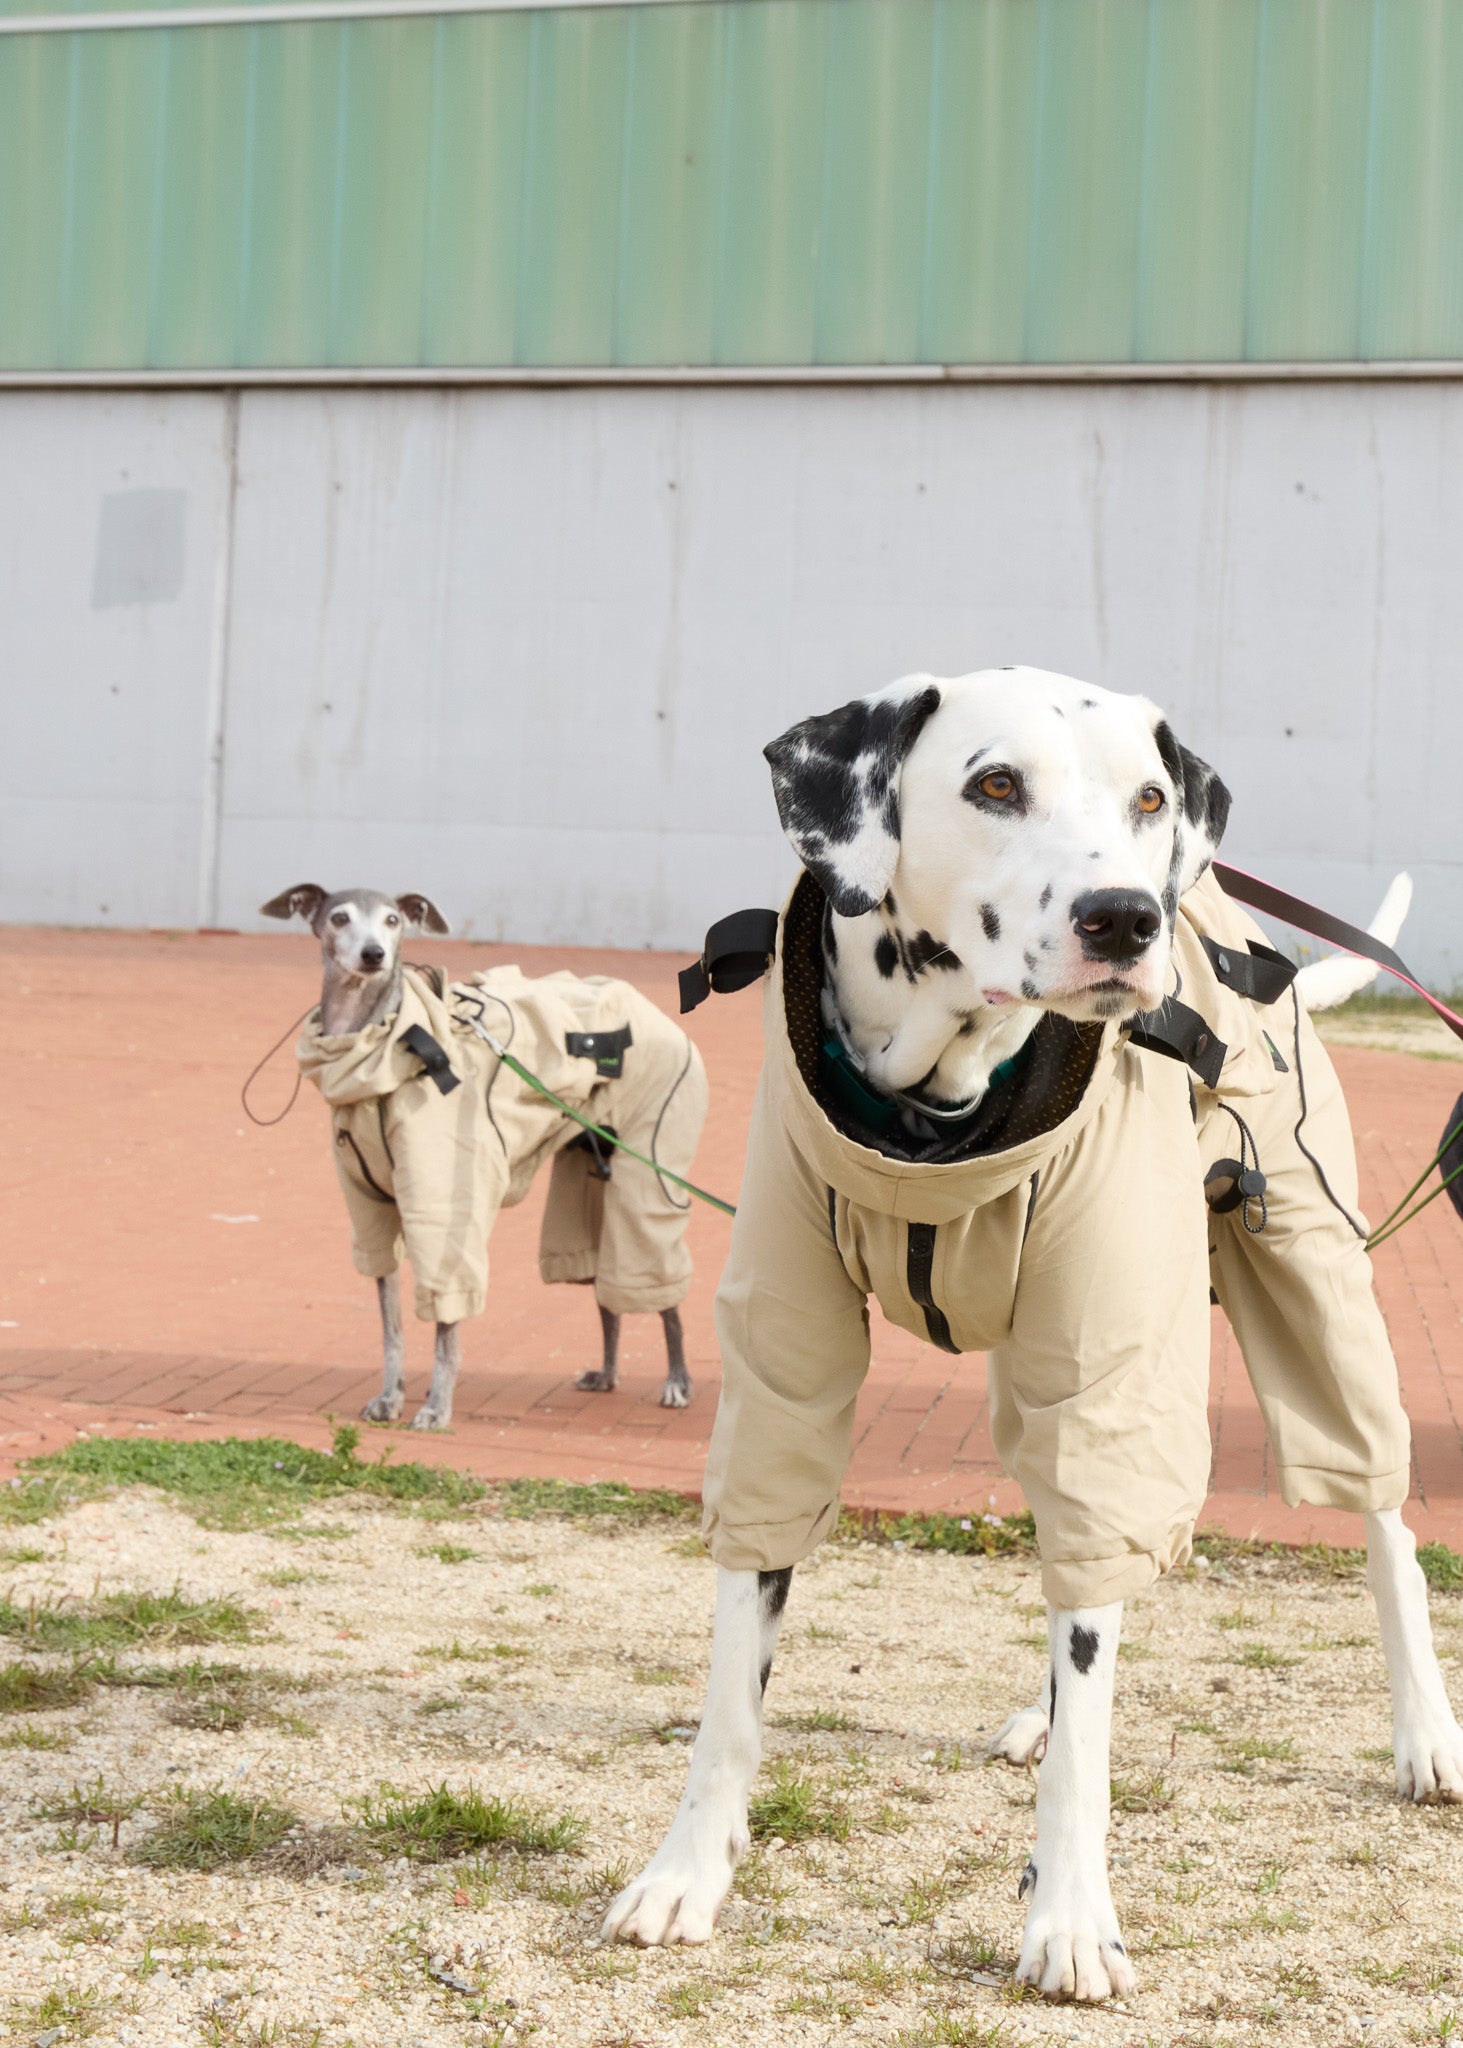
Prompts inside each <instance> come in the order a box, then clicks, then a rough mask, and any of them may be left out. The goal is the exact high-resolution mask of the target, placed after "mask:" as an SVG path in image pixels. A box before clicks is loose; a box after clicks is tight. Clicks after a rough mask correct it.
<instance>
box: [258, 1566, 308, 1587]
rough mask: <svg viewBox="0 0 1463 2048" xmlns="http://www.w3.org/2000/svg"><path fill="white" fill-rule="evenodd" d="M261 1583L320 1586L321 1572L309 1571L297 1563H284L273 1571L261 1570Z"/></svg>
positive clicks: (268, 1584)
mask: <svg viewBox="0 0 1463 2048" xmlns="http://www.w3.org/2000/svg"><path fill="white" fill-rule="evenodd" d="M259 1579H260V1583H261V1584H262V1585H265V1586H318V1585H319V1584H320V1574H319V1572H307V1571H304V1570H302V1569H301V1567H300V1566H299V1565H297V1564H282V1565H280V1566H278V1567H277V1569H276V1570H274V1571H272V1572H261V1573H260V1574H259Z"/></svg>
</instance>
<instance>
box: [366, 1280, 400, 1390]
mask: <svg viewBox="0 0 1463 2048" xmlns="http://www.w3.org/2000/svg"><path fill="white" fill-rule="evenodd" d="M376 1299H377V1301H378V1302H379V1303H380V1304H381V1349H382V1352H383V1355H384V1360H385V1363H384V1369H383V1371H382V1375H381V1391H380V1393H379V1394H378V1395H377V1396H376V1398H375V1400H374V1401H368V1402H367V1403H366V1405H365V1407H364V1408H363V1409H362V1410H361V1414H362V1415H363V1416H364V1417H365V1419H366V1421H367V1422H395V1420H396V1418H397V1416H398V1415H400V1413H401V1404H402V1402H403V1401H404V1400H405V1399H406V1355H405V1351H404V1349H403V1346H402V1341H401V1282H400V1280H399V1279H398V1277H397V1275H396V1274H395V1273H387V1274H384V1275H383V1276H382V1278H381V1279H379V1280H378V1281H377V1282H376Z"/></svg>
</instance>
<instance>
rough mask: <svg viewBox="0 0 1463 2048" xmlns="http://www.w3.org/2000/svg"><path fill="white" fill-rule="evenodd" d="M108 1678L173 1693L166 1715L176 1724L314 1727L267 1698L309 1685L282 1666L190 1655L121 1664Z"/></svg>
mask: <svg viewBox="0 0 1463 2048" xmlns="http://www.w3.org/2000/svg"><path fill="white" fill-rule="evenodd" d="M111 1682H112V1683H114V1684H120V1685H134V1686H138V1687H141V1688H143V1689H145V1690H147V1691H150V1692H170V1693H172V1694H173V1695H174V1697H173V1701H172V1704H171V1705H170V1707H169V1709H168V1719H169V1720H170V1721H171V1722H173V1724H174V1726H175V1727H179V1728H202V1729H204V1730H206V1731H207V1732H208V1733H209V1734H212V1735H223V1734H229V1733H232V1731H233V1730H235V1729H237V1728H244V1727H247V1726H249V1725H251V1724H254V1725H263V1726H266V1727H274V1728H285V1729H288V1730H290V1731H291V1732H293V1733H295V1734H312V1733H313V1732H314V1730H313V1728H311V1726H310V1724H309V1723H302V1722H301V1720H300V1717H299V1716H298V1715H296V1714H287V1713H281V1712H280V1711H279V1710H278V1709H277V1708H276V1707H274V1706H273V1705H272V1704H271V1698H272V1697H273V1696H276V1695H278V1694H280V1693H284V1692H304V1691H307V1690H308V1689H309V1686H310V1681H309V1680H308V1679H304V1678H292V1677H289V1676H288V1675H287V1674H286V1673H285V1672H283V1671H260V1670H256V1669H251V1668H249V1667H247V1666H245V1665H241V1664H204V1663H202V1662H200V1661H199V1660H198V1659H197V1658H194V1659H193V1660H192V1661H191V1662H190V1663H187V1664H150V1665H142V1666H134V1667H133V1668H131V1669H127V1668H125V1667H124V1669H123V1670H122V1671H120V1672H119V1673H117V1674H116V1676H115V1677H114V1678H113V1679H112V1680H111Z"/></svg>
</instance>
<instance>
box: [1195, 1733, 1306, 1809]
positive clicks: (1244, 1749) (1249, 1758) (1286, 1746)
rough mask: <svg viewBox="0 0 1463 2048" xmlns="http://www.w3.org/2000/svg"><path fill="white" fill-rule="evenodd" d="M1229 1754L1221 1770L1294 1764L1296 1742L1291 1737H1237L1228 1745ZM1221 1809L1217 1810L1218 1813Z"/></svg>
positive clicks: (1226, 1745) (1241, 1769)
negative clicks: (1270, 1738) (1271, 1764)
mask: <svg viewBox="0 0 1463 2048" xmlns="http://www.w3.org/2000/svg"><path fill="white" fill-rule="evenodd" d="M1225 1748H1226V1749H1227V1750H1228V1752H1229V1754H1228V1755H1227V1756H1226V1758H1225V1760H1224V1762H1223V1763H1222V1764H1221V1766H1220V1768H1221V1770H1226V1771H1239V1772H1244V1771H1248V1770H1249V1767H1250V1765H1251V1764H1253V1763H1263V1762H1269V1763H1293V1762H1294V1761H1295V1754H1296V1751H1295V1742H1294V1740H1293V1739H1292V1737H1290V1736H1289V1735H1285V1736H1281V1737H1280V1738H1279V1740H1278V1741H1277V1740H1269V1739H1266V1738H1265V1737H1263V1736H1258V1735H1236V1736H1234V1737H1232V1738H1231V1739H1230V1740H1229V1741H1228V1742H1227V1743H1226V1744H1225ZM1218 1810H1219V1809H1218V1808H1216V1809H1215V1811H1216V1812H1217V1811H1218Z"/></svg>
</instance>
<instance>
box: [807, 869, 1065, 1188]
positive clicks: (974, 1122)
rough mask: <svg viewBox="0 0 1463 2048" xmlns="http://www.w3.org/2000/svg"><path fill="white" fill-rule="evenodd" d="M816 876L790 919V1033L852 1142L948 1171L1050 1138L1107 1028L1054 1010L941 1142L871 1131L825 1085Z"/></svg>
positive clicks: (829, 1113)
mask: <svg viewBox="0 0 1463 2048" xmlns="http://www.w3.org/2000/svg"><path fill="white" fill-rule="evenodd" d="M824 902H825V898H824V895H823V891H822V890H821V889H820V888H819V887H818V884H817V883H816V882H815V881H814V879H813V877H812V876H811V875H809V874H804V875H803V877H802V879H801V881H800V882H799V883H798V885H797V887H796V888H795V889H794V891H793V895H792V901H791V902H790V903H789V904H788V907H787V915H786V917H785V919H784V920H783V935H782V949H783V950H782V1001H783V1014H784V1016H785V1018H786V1021H787V1035H788V1039H789V1041H790V1042H791V1045H792V1049H793V1057H794V1058H795V1059H796V1061H797V1065H798V1072H799V1073H800V1074H801V1075H802V1078H803V1081H804V1082H805V1084H806V1086H807V1089H808V1092H809V1094H810V1095H811V1096H812V1097H813V1100H814V1101H815V1102H816V1103H817V1105H818V1107H819V1108H820V1109H821V1110H822V1112H823V1114H824V1115H825V1116H826V1117H827V1119H828V1121H829V1122H830V1123H831V1124H832V1125H833V1128H834V1129H835V1130H836V1131H840V1132H841V1133H842V1134H843V1136H844V1137H846V1138H851V1139H852V1140H853V1142H854V1143H855V1144H856V1145H864V1146H867V1147H868V1148H869V1149H870V1150H871V1151H874V1152H882V1153H884V1154H885V1156H886V1157H888V1158H893V1159H907V1160H909V1161H910V1162H911V1163H912V1164H916V1165H946V1164H950V1163H953V1162H955V1161H957V1160H961V1159H972V1158H975V1157H977V1156H979V1155H982V1154H984V1153H987V1152H1004V1151H1007V1150H1009V1149H1010V1148H1011V1147H1012V1146H1013V1145H1024V1144H1025V1143H1026V1141H1027V1139H1029V1138H1040V1137H1044V1136H1045V1134H1046V1133H1047V1132H1048V1131H1052V1130H1055V1129H1056V1127H1057V1125H1058V1124H1060V1123H1062V1122H1064V1121H1065V1120H1066V1118H1067V1117H1069V1116H1070V1115H1071V1114H1072V1112H1073V1110H1074V1109H1075V1108H1076V1107H1077V1104H1078V1103H1079V1102H1080V1101H1081V1100H1082V1096H1083V1093H1084V1091H1085V1089H1086V1087H1087V1084H1088V1082H1089V1081H1090V1080H1091V1079H1092V1071H1093V1068H1094V1067H1095V1066H1096V1064H1097V1055H1098V1051H1099V1049H1100V1047H1101V1045H1102V1031H1103V1027H1102V1025H1101V1024H1074V1023H1073V1022H1072V1021H1071V1019H1070V1018H1067V1017H1058V1016H1056V1015H1054V1014H1053V1013H1052V1012H1051V1011H1050V1010H1048V1011H1046V1012H1044V1013H1043V1015H1042V1018H1041V1021H1040V1023H1038V1025H1037V1027H1036V1029H1035V1030H1034V1031H1033V1032H1032V1034H1031V1037H1030V1038H1029V1039H1028V1041H1027V1047H1026V1053H1027V1056H1026V1057H1025V1058H1024V1059H1023V1060H1022V1061H1021V1064H1020V1067H1019V1070H1018V1071H1017V1072H1015V1073H1013V1074H1012V1075H1011V1076H1010V1078H1009V1079H1008V1080H1006V1081H1003V1082H1000V1083H998V1084H997V1086H996V1087H994V1088H992V1089H991V1090H989V1092H988V1093H987V1094H986V1095H984V1096H982V1098H981V1100H980V1102H979V1104H978V1105H977V1107H976V1109H975V1111H974V1112H973V1114H972V1115H971V1117H970V1118H969V1120H968V1121H967V1122H965V1123H961V1124H957V1125H954V1126H953V1127H952V1126H943V1127H942V1126H933V1127H931V1128H932V1129H933V1131H934V1135H933V1136H920V1135H917V1134H916V1133H915V1132H913V1131H910V1130H907V1129H895V1130H891V1131H885V1132H881V1133H875V1132H873V1131H870V1130H867V1129H866V1128H864V1126H863V1125H861V1124H860V1123H859V1122H858V1121H857V1119H856V1118H854V1117H853V1116H852V1115H851V1113H850V1112H849V1111H848V1110H847V1109H846V1108H845V1107H844V1106H843V1105H842V1104H841V1103H840V1102H838V1101H836V1100H835V1099H834V1097H833V1095H832V1093H831V1091H830V1090H829V1089H828V1088H826V1087H825V1085H824V1080H823V1064H824V1063H823V1054H822V1048H823V1037H824V1025H823V1009H822V997H823V948H822V928H823V907H824Z"/></svg>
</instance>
